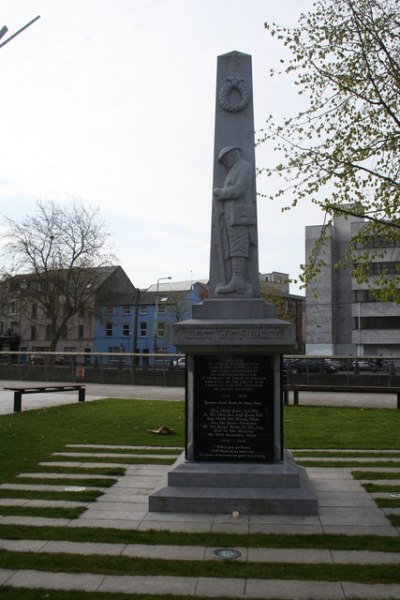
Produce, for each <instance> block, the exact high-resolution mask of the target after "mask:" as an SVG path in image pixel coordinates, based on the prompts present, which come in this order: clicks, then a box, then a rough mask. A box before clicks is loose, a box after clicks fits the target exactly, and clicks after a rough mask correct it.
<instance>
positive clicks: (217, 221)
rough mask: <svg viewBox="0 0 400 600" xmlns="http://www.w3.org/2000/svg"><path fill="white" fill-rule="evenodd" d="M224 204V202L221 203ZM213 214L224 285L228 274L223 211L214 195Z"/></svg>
mask: <svg viewBox="0 0 400 600" xmlns="http://www.w3.org/2000/svg"><path fill="white" fill-rule="evenodd" d="M221 204H222V202H221ZM213 213H214V218H213V221H214V244H215V247H216V253H217V264H218V270H219V274H220V277H221V281H220V282H219V283H221V284H222V285H225V284H226V274H225V263H224V246H223V242H222V234H221V227H220V220H221V218H223V210H221V211H219V210H218V198H217V197H216V196H215V195H214V198H213Z"/></svg>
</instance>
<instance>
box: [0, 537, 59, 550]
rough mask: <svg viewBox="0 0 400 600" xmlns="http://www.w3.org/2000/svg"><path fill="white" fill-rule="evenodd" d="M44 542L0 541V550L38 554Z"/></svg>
mask: <svg viewBox="0 0 400 600" xmlns="http://www.w3.org/2000/svg"><path fill="white" fill-rule="evenodd" d="M46 544H47V542H46V540H0V548H1V549H2V550H8V551H9V552H39V551H40V550H41V548H43V547H44V546H45V545H46Z"/></svg>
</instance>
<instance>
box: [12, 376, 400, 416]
mask: <svg viewBox="0 0 400 600" xmlns="http://www.w3.org/2000/svg"><path fill="white" fill-rule="evenodd" d="M65 383H68V382H63V381H60V382H51V385H63V384H65ZM41 385H46V382H40V381H12V380H2V381H0V415H2V414H8V413H11V412H13V405H14V400H13V392H11V391H9V390H5V389H4V388H5V387H18V386H21V387H23V386H25V387H28V386H41ZM47 385H48V383H47ZM85 387H86V400H87V401H90V400H98V399H100V398H129V399H136V400H137V399H144V400H184V399H185V390H184V388H183V387H167V386H151V385H110V384H108V385H107V384H100V383H85ZM292 395H293V394H292V392H290V393H289V402H290V403H292V402H293V398H292ZM77 396H78V394H77V392H60V393H56V394H49V393H47V394H31V395H23V396H22V410H31V409H37V408H43V407H48V406H58V405H60V404H69V403H73V402H76V401H77ZM300 402H301V404H302V405H309V406H316V405H318V406H354V407H362V408H391V409H396V408H397V397H396V394H354V393H349V394H346V393H343V392H341V393H335V394H332V393H324V392H302V394H301V396H300Z"/></svg>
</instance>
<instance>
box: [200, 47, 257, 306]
mask: <svg viewBox="0 0 400 600" xmlns="http://www.w3.org/2000/svg"><path fill="white" fill-rule="evenodd" d="M212 206H213V208H212V228H211V260H210V281H209V298H216V297H220V298H222V297H224V298H227V297H230V298H232V297H239V298H243V297H252V298H258V297H259V295H260V292H259V271H258V248H257V204H256V181H255V146H254V116H253V85H252V71H251V56H249V55H247V54H241V53H239V52H231V53H229V54H225V55H223V56H220V57H219V58H218V69H217V94H216V105H215V136H214V182H213V205H212Z"/></svg>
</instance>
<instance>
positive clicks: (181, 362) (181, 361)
mask: <svg viewBox="0 0 400 600" xmlns="http://www.w3.org/2000/svg"><path fill="white" fill-rule="evenodd" d="M172 366H173V367H174V368H175V369H185V368H186V356H181V358H178V360H176V359H175V360H173V361H172Z"/></svg>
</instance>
